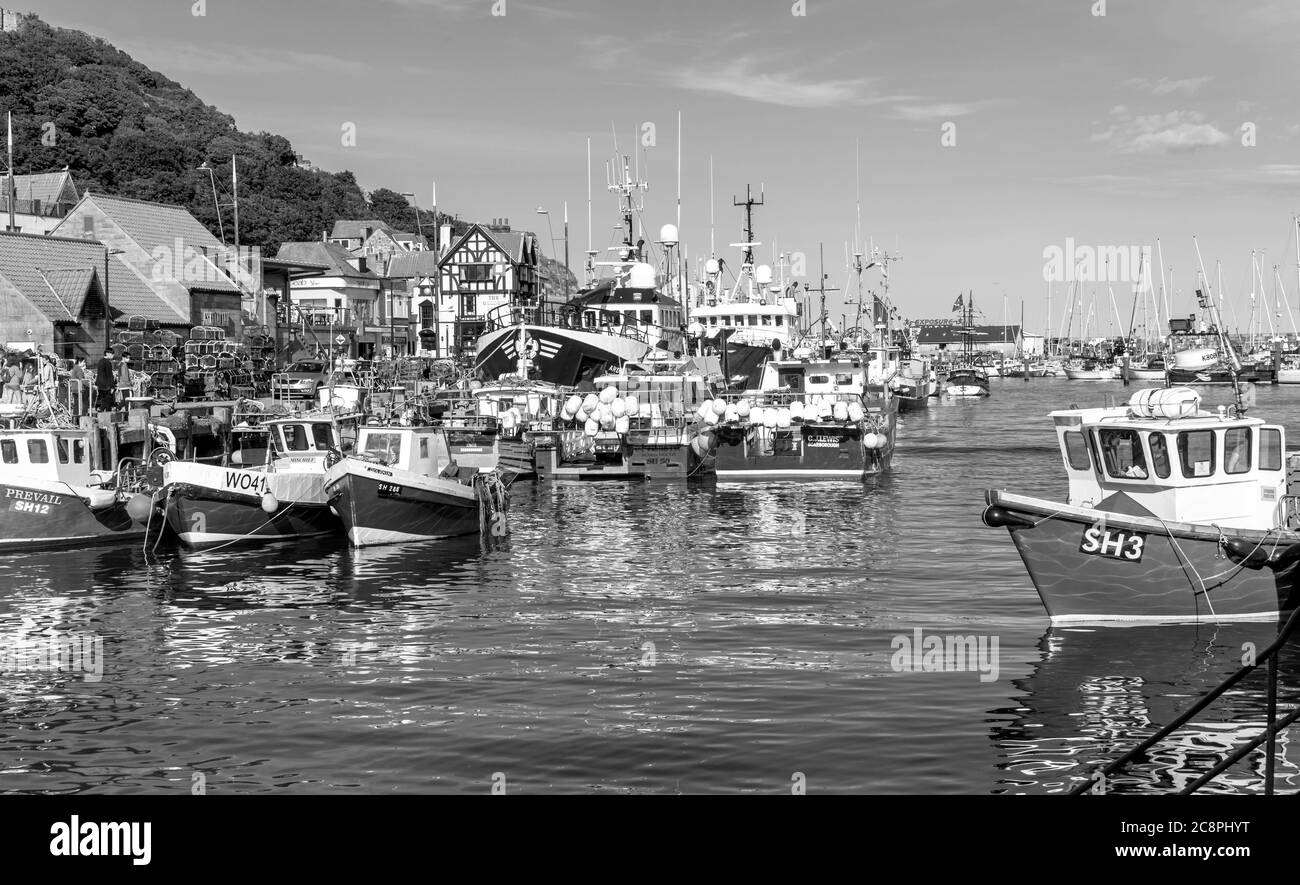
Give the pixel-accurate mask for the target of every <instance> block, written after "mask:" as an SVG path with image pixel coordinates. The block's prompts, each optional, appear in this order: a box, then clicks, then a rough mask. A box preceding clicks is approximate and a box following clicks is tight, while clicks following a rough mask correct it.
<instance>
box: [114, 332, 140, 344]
mask: <svg viewBox="0 0 1300 885" xmlns="http://www.w3.org/2000/svg"><path fill="white" fill-rule="evenodd" d="M143 340H144V335H142V334H141V333H139V332H118V333H117V343H118V344H122V345H131V344H139V343H140V342H141V341H143Z"/></svg>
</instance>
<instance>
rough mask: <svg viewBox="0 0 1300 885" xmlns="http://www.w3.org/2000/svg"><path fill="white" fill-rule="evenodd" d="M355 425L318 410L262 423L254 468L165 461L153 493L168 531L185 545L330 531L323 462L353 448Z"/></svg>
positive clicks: (334, 525) (356, 419)
mask: <svg viewBox="0 0 1300 885" xmlns="http://www.w3.org/2000/svg"><path fill="white" fill-rule="evenodd" d="M362 419H363V416H362V415H361V414H360V413H337V412H330V411H322V412H308V413H305V414H302V415H294V416H290V417H284V418H271V419H268V420H264V421H262V422H261V423H260V425H259V426H260V427H261V428H262V429H263V430H264V431H265V432H266V434H267V439H268V441H269V444H270V452H269V460H268V461H266V462H264V463H262V464H260V465H258V464H253V465H248V464H247V462H246V461H245V460H244V459H243V458H240V459H238V460H239V462H240V463H235V459H233V458H232V459H230V460H231V463H228V464H226V465H214V464H204V463H199V462H195V461H169V462H168V463H166V464H164V465H163V483H162V487H161V488H160V489H159V491H158V493H157V498H158V500H159V501H160V502H161V504H162V506H163V510H164V513H165V515H166V520H167V525H168V527H169V528H170V529H171V531H172V532H173V533H174V534H175V535H176V537H177V538H179V539H180V541H181V543H183V544H185V545H186V546H190V547H201V546H207V545H211V544H219V543H233V542H237V541H247V542H258V541H284V540H291V539H296V538H304V537H312V536H317V535H325V534H330V533H333V532H336V531H338V530H339V529H340V527H341V525H340V523H339V521H338V517H337V516H336V515H335V514H334V513H332V512H331V511H330V509H329V506H328V502H327V499H326V496H325V489H324V475H325V459H326V456H327V455H328V454H329V452H330V451H331V450H335V451H338V452H341V453H343V454H348V453H351V452H353V451H354V450H355V448H356V441H357V434H358V428H359V427H360V425H361V422H362Z"/></svg>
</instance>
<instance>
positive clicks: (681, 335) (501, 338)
mask: <svg viewBox="0 0 1300 885" xmlns="http://www.w3.org/2000/svg"><path fill="white" fill-rule="evenodd" d="M646 187H647V185H646V183H645V181H644V180H643V179H641V178H640V176H639V174H638V175H636V176H634V175H633V174H632V171H631V170H630V169H629V168H628V161H627V158H626V157H624V158H623V160H622V164H621V171H620V173H619V175H618V177H617V179H616V180H611V181H610V182H609V189H610V190H611V191H613V192H615V193H617V194H618V195H619V198H620V211H621V215H622V223H621V225H620V228H621V230H622V231H623V241H622V243H620V244H619V245H617V246H613V247H611V251H612V252H613V253H614V258H613V260H611V261H604V262H596V261H595V260H594V256H595V255H596V254H597V253H595V252H592V251H591V250H589V251H588V255H589V256H592V257H591V258H589V260H588V265H587V283H588V288H587V289H585V290H584V291H582V292H580V293H579V294H578V295H577V296H575V297H574V298H572V299H570V300H561V299H554V298H548V297H544V296H541V297H536V298H531V299H526V300H519V301H516V302H514V303H511V304H505V305H502V306H501V307H498V308H496V309H495V310H492V311H489V312H488V314H487V316H486V317H485V320H486V327H485V331H484V333H483V335H482V336H481V337H480V338H479V340H478V344H477V347H476V351H475V357H474V366H475V369H476V371H477V372H478V373H479V374H480V375H481V376H483V377H484V378H486V379H488V380H495V379H497V378H499V377H501V376H503V375H508V374H509V373H510V372H511V371H513V369H514V368H515V366H516V364H517V363H518V361H519V359H520V357H521V356H523V355H527V356H528V357H529V358H530V360H531V361H532V364H533V371H532V375H531V376H530V377H532V378H534V379H536V380H538V381H544V382H548V383H551V384H558V385H562V386H566V387H572V386H575V385H577V384H580V383H583V382H590V381H591V379H593V378H595V377H596V376H597V375H600V374H602V373H604V372H606V371H609V370H610V369H613V368H617V367H619V366H622V365H624V364H625V363H629V362H637V363H644V362H646V361H647V360H651V359H655V358H671V357H673V356H680V355H681V354H683V353H684V352H685V351H686V336H685V322H686V317H685V313H684V308H683V307H682V304H681V303H680V302H679V301H678V300H677V299H676V298H674V297H672V296H671V295H669V294H667V293H666V292H664V291H662V290H661V288H660V286H659V278H658V276H659V275H658V272H657V271H656V269H655V267H654V266H653V265H652V264H650V263H649V262H648V261H647V257H648V256H647V254H646V244H645V240H644V238H641V239H638V238H637V237H636V235H635V230H634V219H635V218H636V216H637V215H638V214H639V213H640V212H641V211H642V210H643V208H644V206H643V205H642V204H641V203H638V201H637V194H638V193H639V192H642V191H644V190H646ZM598 268H602V269H604V270H606V271H608V274H609V275H608V276H607V277H606V278H605V279H603V280H599V281H598V280H597V279H596V274H597V272H598V270H597V269H598Z"/></svg>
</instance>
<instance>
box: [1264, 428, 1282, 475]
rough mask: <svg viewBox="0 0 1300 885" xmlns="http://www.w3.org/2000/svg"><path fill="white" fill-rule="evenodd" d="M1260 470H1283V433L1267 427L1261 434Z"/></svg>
mask: <svg viewBox="0 0 1300 885" xmlns="http://www.w3.org/2000/svg"><path fill="white" fill-rule="evenodd" d="M1259 469H1260V470H1281V469H1282V431H1280V430H1277V429H1275V428H1271V427H1265V428H1264V429H1263V430H1261V431H1260V432H1259Z"/></svg>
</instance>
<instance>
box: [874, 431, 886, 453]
mask: <svg viewBox="0 0 1300 885" xmlns="http://www.w3.org/2000/svg"><path fill="white" fill-rule="evenodd" d="M887 445H889V434H887V433H877V434H876V448H878V449H883V448H884V447H885V446H887Z"/></svg>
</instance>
